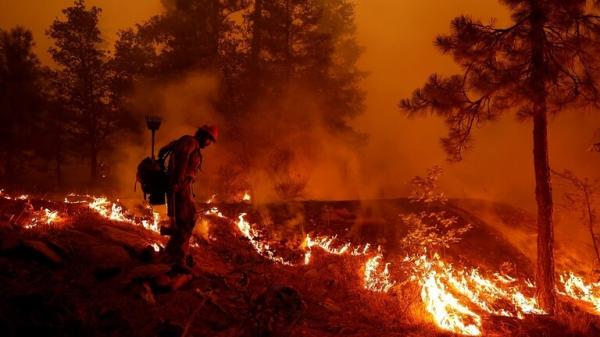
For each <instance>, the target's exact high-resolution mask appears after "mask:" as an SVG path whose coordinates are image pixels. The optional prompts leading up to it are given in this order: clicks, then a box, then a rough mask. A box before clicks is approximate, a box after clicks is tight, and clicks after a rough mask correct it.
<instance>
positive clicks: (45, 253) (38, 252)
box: [21, 240, 63, 265]
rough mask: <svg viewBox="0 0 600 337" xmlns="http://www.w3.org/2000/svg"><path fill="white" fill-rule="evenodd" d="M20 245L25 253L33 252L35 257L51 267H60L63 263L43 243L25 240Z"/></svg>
mask: <svg viewBox="0 0 600 337" xmlns="http://www.w3.org/2000/svg"><path fill="white" fill-rule="evenodd" d="M21 245H22V247H23V248H25V249H26V250H27V251H29V252H33V253H34V255H35V256H36V257H38V258H42V259H43V260H44V261H45V262H50V263H51V264H53V265H60V264H62V262H63V259H62V258H61V257H60V256H59V255H58V254H57V253H56V252H55V251H54V250H52V248H50V247H49V246H48V245H47V244H46V243H45V242H42V241H38V240H25V241H23V242H22V244H21Z"/></svg>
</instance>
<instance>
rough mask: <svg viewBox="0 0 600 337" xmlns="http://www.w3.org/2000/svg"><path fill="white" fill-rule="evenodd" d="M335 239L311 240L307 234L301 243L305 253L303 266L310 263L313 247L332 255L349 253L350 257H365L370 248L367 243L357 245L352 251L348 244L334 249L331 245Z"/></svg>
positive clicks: (335, 236) (328, 237) (333, 237)
mask: <svg viewBox="0 0 600 337" xmlns="http://www.w3.org/2000/svg"><path fill="white" fill-rule="evenodd" d="M336 239H337V235H334V236H317V237H315V238H314V239H313V238H311V237H310V234H307V235H306V238H305V239H304V243H303V247H305V249H306V252H305V253H304V264H309V263H310V258H311V256H312V253H311V250H312V248H313V247H319V248H321V249H322V250H324V251H325V252H327V253H329V254H332V255H344V254H348V253H349V254H351V255H352V256H359V255H366V254H367V252H368V251H369V248H370V245H369V244H368V243H367V244H366V245H359V246H357V247H355V248H354V249H351V247H352V244H351V243H349V242H347V243H345V244H343V245H341V246H339V247H337V248H336V247H334V244H333V243H334V241H335V240H336Z"/></svg>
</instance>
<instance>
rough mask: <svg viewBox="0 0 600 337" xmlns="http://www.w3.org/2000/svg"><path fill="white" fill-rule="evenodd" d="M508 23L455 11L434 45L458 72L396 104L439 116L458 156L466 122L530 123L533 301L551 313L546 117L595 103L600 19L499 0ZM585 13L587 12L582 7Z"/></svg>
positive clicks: (550, 5) (465, 141) (550, 3)
mask: <svg viewBox="0 0 600 337" xmlns="http://www.w3.org/2000/svg"><path fill="white" fill-rule="evenodd" d="M502 3H504V4H505V5H506V6H508V8H509V9H510V11H511V13H512V24H511V25H509V26H507V27H497V26H496V25H495V24H494V22H493V21H492V23H490V24H484V23H482V22H480V21H476V20H474V19H471V18H470V17H468V16H461V17H458V18H456V19H454V20H453V21H452V32H451V33H450V34H449V35H446V36H440V37H438V38H437V40H436V45H437V46H438V47H439V48H440V50H441V51H442V52H444V53H448V54H450V55H452V56H453V57H454V60H455V61H456V62H457V63H458V64H459V65H460V66H461V68H462V69H463V72H462V73H461V74H458V75H454V76H449V77H444V76H440V75H432V76H431V77H430V78H429V81H428V82H427V84H426V85H425V86H424V87H423V88H422V89H419V90H416V91H415V92H414V94H413V96H412V98H411V99H405V100H402V102H401V104H400V105H401V107H402V108H403V109H405V110H406V111H408V112H409V114H411V115H412V114H415V113H417V112H420V111H424V110H427V109H431V110H433V111H434V112H435V113H437V114H438V115H439V116H442V117H443V118H445V119H446V123H447V124H448V127H449V130H450V132H449V134H448V136H447V137H445V138H443V140H442V143H443V146H444V148H445V149H446V151H447V152H448V154H449V156H450V159H451V160H460V159H461V155H462V152H463V150H465V149H466V148H468V147H469V146H470V143H471V132H472V130H473V127H475V126H477V125H480V124H482V123H484V122H487V121H492V120H495V119H496V118H497V117H498V116H499V115H500V114H502V113H503V112H506V111H515V112H517V114H518V116H519V117H521V118H523V119H529V118H531V119H532V120H533V159H534V168H535V185H536V188H535V191H536V201H537V209H538V212H537V215H538V242H537V247H538V249H537V251H538V258H537V271H536V280H537V298H538V300H539V302H540V305H541V306H542V307H543V308H544V309H545V310H546V312H548V313H549V314H553V313H554V308H555V290H554V289H555V287H554V282H555V280H554V278H555V273H554V255H553V246H554V234H553V233H554V231H553V222H552V209H553V205H552V189H551V184H550V165H549V160H548V136H547V124H548V121H547V120H548V114H550V113H556V112H560V111H562V110H564V109H566V108H567V107H572V106H576V105H594V106H598V105H599V104H598V103H599V102H600V97H599V95H598V94H599V91H598V89H599V87H598V84H599V83H598V80H599V78H598V70H599V68H598V66H599V64H598V61H597V55H598V52H599V51H600V43H599V41H600V40H599V39H598V38H599V36H598V34H599V33H600V16H597V15H596V14H595V10H596V7H595V6H596V3H595V2H594V3H592V2H591V1H588V0H572V1H564V0H502ZM590 10H592V11H593V12H590Z"/></svg>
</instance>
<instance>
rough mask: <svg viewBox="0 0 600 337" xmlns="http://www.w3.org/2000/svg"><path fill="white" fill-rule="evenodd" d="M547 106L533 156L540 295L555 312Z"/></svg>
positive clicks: (537, 120) (539, 116) (537, 122)
mask: <svg viewBox="0 0 600 337" xmlns="http://www.w3.org/2000/svg"><path fill="white" fill-rule="evenodd" d="M545 110H546V109H545V106H543V109H540V111H538V112H536V115H535V116H534V117H533V157H534V167H535V197H536V201H537V217H538V218H537V227H538V238H537V272H536V283H537V298H538V301H539V303H540V305H541V307H542V308H543V309H544V310H545V311H546V312H547V313H548V314H550V315H553V314H554V307H555V291H554V283H555V280H554V277H555V275H554V228H553V223H552V186H551V183H550V165H549V161H548V134H547V131H548V130H547V116H546V111H545Z"/></svg>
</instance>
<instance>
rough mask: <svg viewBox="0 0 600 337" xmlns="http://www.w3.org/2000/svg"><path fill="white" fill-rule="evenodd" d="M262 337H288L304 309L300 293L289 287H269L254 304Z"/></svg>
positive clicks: (256, 323) (257, 324)
mask: <svg viewBox="0 0 600 337" xmlns="http://www.w3.org/2000/svg"><path fill="white" fill-rule="evenodd" d="M253 307H254V308H253V312H255V317H254V320H255V326H256V327H257V330H258V331H257V333H258V335H260V336H280V335H288V334H289V333H290V331H289V330H290V329H291V328H292V327H293V325H294V323H295V322H296V321H297V320H298V318H299V317H300V315H301V313H302V310H303V309H304V303H303V302H302V299H301V298H300V294H299V293H298V291H297V290H296V289H294V288H292V287H289V286H283V285H275V286H272V287H269V288H268V289H267V290H266V291H265V292H263V293H262V294H261V295H260V296H259V297H258V298H257V299H256V301H255V302H254V303H253Z"/></svg>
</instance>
